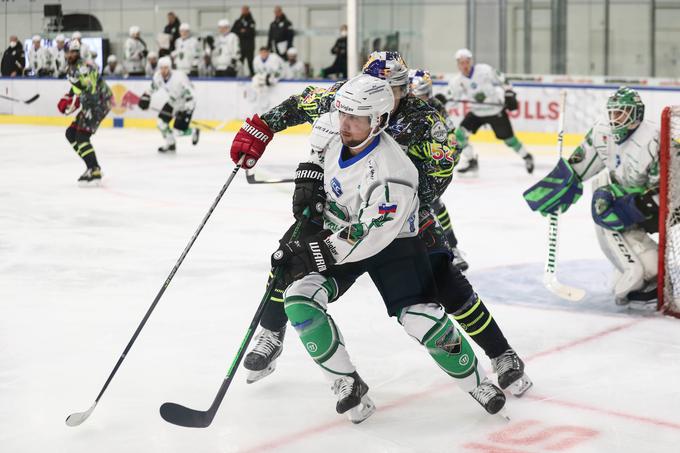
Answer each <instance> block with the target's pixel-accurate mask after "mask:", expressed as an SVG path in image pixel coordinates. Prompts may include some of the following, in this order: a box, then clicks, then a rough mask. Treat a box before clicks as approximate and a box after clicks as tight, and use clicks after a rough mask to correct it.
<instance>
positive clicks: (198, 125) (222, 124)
mask: <svg viewBox="0 0 680 453" xmlns="http://www.w3.org/2000/svg"><path fill="white" fill-rule="evenodd" d="M149 110H151V111H154V112H156V113H160V112H161V109H157V108H156V107H151V108H149ZM189 124H192V125H194V126H197V127H199V128H201V129H207V130H209V131H218V130H220V129H222V128H223V127H224V126H226V125H227V122H226V121H222V122H221V123H220V124H218V125H217V126H215V127H212V126H211V125H209V124H206V123H202V122H201V121H196V120H191V121H190V122H189Z"/></svg>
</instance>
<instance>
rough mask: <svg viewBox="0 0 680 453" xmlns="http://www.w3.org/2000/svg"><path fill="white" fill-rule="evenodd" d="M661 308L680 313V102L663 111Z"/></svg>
mask: <svg viewBox="0 0 680 453" xmlns="http://www.w3.org/2000/svg"><path fill="white" fill-rule="evenodd" d="M660 133H661V135H660V140H659V159H660V163H661V169H660V185H659V310H661V311H663V312H664V313H666V314H669V315H672V316H676V317H680V106H673V107H666V108H665V109H664V111H663V113H662V114H661V131H660Z"/></svg>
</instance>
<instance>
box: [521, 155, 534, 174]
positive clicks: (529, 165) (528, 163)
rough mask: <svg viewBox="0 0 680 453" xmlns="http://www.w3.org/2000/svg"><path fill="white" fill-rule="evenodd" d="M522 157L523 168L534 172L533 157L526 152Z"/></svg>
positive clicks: (528, 171)
mask: <svg viewBox="0 0 680 453" xmlns="http://www.w3.org/2000/svg"><path fill="white" fill-rule="evenodd" d="M522 159H524V168H526V169H527V173H529V174H532V173H533V172H534V157H533V156H532V155H531V154H529V153H527V155H526V156H524V157H523V158H522Z"/></svg>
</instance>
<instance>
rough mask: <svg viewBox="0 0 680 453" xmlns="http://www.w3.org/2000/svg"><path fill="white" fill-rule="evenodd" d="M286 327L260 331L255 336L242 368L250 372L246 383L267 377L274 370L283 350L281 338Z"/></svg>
mask: <svg viewBox="0 0 680 453" xmlns="http://www.w3.org/2000/svg"><path fill="white" fill-rule="evenodd" d="M285 334H286V326H283V328H282V329H281V330H278V331H272V330H267V329H262V331H261V332H260V333H259V335H258V336H257V343H256V344H255V347H254V348H253V349H252V350H251V351H250V352H249V353H248V355H246V357H245V359H244V361H243V366H244V367H245V368H246V369H247V370H249V371H250V373H249V374H248V377H247V378H246V382H247V383H248V384H252V383H253V382H257V381H259V380H260V379H262V378H264V377H267V376H269V375H270V374H272V373H273V372H274V370H275V369H276V359H277V358H278V357H279V356H280V355H281V351H282V350H283V338H284V336H285Z"/></svg>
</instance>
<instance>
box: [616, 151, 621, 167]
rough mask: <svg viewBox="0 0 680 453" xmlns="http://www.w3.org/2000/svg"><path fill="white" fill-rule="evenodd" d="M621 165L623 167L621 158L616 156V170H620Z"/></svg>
mask: <svg viewBox="0 0 680 453" xmlns="http://www.w3.org/2000/svg"><path fill="white" fill-rule="evenodd" d="M619 165H621V156H620V155H618V154H617V155H616V168H619Z"/></svg>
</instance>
